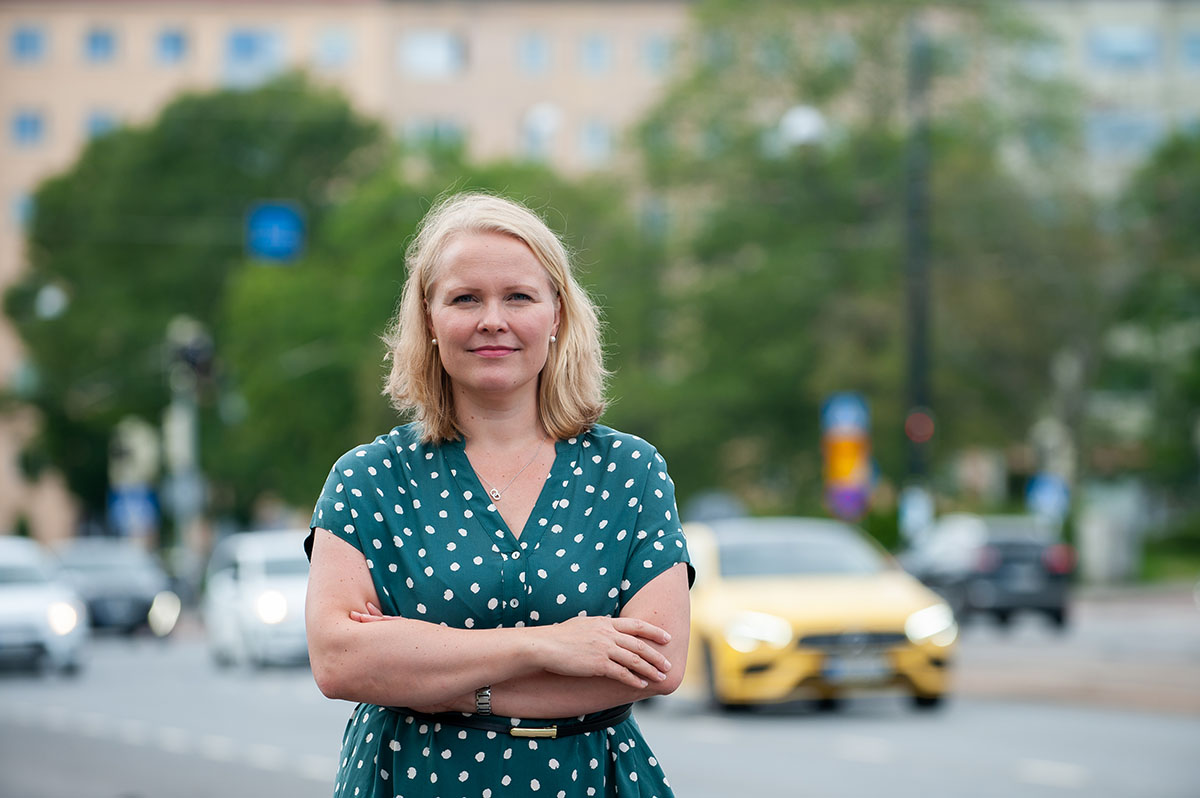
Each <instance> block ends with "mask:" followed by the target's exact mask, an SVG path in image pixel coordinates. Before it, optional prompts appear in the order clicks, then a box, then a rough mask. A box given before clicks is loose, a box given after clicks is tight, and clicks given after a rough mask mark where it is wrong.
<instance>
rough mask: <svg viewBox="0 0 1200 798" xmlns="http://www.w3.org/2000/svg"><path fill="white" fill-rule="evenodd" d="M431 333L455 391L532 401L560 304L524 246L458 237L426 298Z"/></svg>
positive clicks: (489, 237)
mask: <svg viewBox="0 0 1200 798" xmlns="http://www.w3.org/2000/svg"><path fill="white" fill-rule="evenodd" d="M426 309H427V312H428V319H429V330H430V334H431V335H432V336H433V337H434V338H436V339H437V349H438V354H439V356H440V357H441V360H442V367H443V368H445V369H446V373H447V374H449V375H450V379H451V381H452V382H453V383H454V387H455V390H456V391H465V392H468V393H471V394H476V395H478V396H479V397H480V398H481V399H482V398H485V397H489V396H490V397H493V398H499V397H502V396H505V395H511V394H519V393H521V392H526V391H527V392H529V394H530V397H531V398H536V396H537V380H538V374H540V373H541V371H542V368H543V367H544V366H545V365H546V357H547V355H548V353H549V346H550V336H552V335H555V334H557V332H558V320H559V299H558V294H557V292H556V291H555V290H554V285H553V283H552V282H551V280H550V275H549V274H547V272H546V270H545V268H543V267H542V264H541V263H539V262H538V259H537V258H536V257H535V256H534V254H533V252H532V251H531V250H530V249H529V247H528V246H526V245H525V243H524V242H522V241H520V240H518V239H516V238H512V237H511V236H507V235H502V234H500V233H470V234H465V235H462V236H459V237H458V238H456V239H455V240H454V241H452V242H451V243H450V245H449V246H448V247H447V248H446V251H445V252H444V253H443V255H442V259H441V264H440V267H439V269H438V272H437V275H436V277H435V278H434V282H433V286H432V288H431V290H430V292H429V298H428V299H427V300H426Z"/></svg>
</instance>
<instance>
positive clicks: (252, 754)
mask: <svg viewBox="0 0 1200 798" xmlns="http://www.w3.org/2000/svg"><path fill="white" fill-rule="evenodd" d="M246 761H247V762H249V763H250V764H251V765H254V767H256V768H261V769H262V770H283V769H284V767H285V766H286V764H287V752H286V751H284V750H283V749H282V748H280V747H279V746H276V745H264V744H262V743H257V744H255V745H251V746H250V747H249V748H247V749H246Z"/></svg>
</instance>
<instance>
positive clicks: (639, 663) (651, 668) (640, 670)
mask: <svg viewBox="0 0 1200 798" xmlns="http://www.w3.org/2000/svg"><path fill="white" fill-rule="evenodd" d="M612 660H613V661H614V662H617V663H619V664H620V665H623V666H624V667H625V669H626V670H628V671H630V672H632V673H634V674H636V675H637V676H638V677H639V678H642V679H645V680H647V681H651V682H661V681H662V680H663V679H665V678H667V674H666V673H665V672H664V671H663V670H661V669H659V668H658V667H656V666H655V665H654V664H653V663H652V662H649V661H648V660H646V659H645V658H643V657H641V656H639V655H638V654H637V653H635V652H633V651H630V650H629V649H625V648H618V649H617V650H616V651H615V652H614V653H613V655H612Z"/></svg>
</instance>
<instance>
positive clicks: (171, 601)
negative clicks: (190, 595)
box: [146, 590, 183, 637]
mask: <svg viewBox="0 0 1200 798" xmlns="http://www.w3.org/2000/svg"><path fill="white" fill-rule="evenodd" d="M182 609H183V605H182V602H180V600H179V596H177V595H175V593H174V592H172V591H170V590H163V591H161V592H160V593H158V595H156V596H155V597H154V602H153V603H152V604H151V605H150V612H149V613H148V614H147V616H146V620H147V621H148V622H149V624H150V631H152V632H154V634H155V635H157V636H158V637H166V636H167V635H169V634H171V630H172V629H174V628H175V624H176V623H177V622H178V621H179V613H180V611H181V610H182Z"/></svg>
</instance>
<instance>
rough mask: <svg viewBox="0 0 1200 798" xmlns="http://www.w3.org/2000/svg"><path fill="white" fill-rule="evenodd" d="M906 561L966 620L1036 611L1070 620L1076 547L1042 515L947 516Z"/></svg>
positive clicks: (1059, 621) (1003, 620) (1003, 619)
mask: <svg viewBox="0 0 1200 798" xmlns="http://www.w3.org/2000/svg"><path fill="white" fill-rule="evenodd" d="M900 561H901V563H902V564H903V565H904V567H905V568H906V569H907V570H908V571H909V572H910V573H912V574H913V575H914V576H916V577H917V578H918V579H920V580H921V581H922V582H924V583H925V584H926V585H928V586H929V587H931V588H933V589H934V590H936V591H937V592H939V593H941V594H942V595H943V596H945V598H946V600H947V601H948V602H949V603H950V606H951V608H952V609H953V610H954V614H955V616H956V617H957V618H958V619H959V621H960V622H962V621H964V620H966V619H967V618H969V617H971V616H973V615H990V616H992V617H993V618H994V619H995V620H996V621H997V622H999V623H1000V624H1001V625H1004V624H1007V623H1008V622H1009V621H1010V620H1011V619H1012V617H1013V615H1014V614H1016V613H1018V612H1025V611H1034V612H1037V613H1041V614H1043V615H1044V616H1045V617H1047V618H1049V620H1050V621H1051V622H1052V623H1053V624H1054V626H1055V627H1057V628H1060V629H1061V628H1064V627H1065V626H1066V623H1067V610H1068V600H1069V593H1070V583H1071V575H1072V573H1073V572H1074V569H1075V552H1074V550H1073V549H1072V548H1071V546H1069V545H1068V544H1066V543H1064V542H1062V540H1061V539H1060V538H1059V534H1058V530H1057V529H1056V528H1055V527H1054V526H1053V525H1051V524H1048V523H1047V522H1045V521H1043V520H1042V519H1040V518H1038V517H1036V516H1031V515H969V514H963V513H957V514H952V515H946V516H943V517H942V518H940V519H938V521H937V522H936V523H935V524H934V525H933V527H932V528H931V529H930V530H929V531H928V532H926V533H925V534H924V535H923V536H922V537H921V538H920V539H919V540H918V542H917V543H916V545H914V546H913V547H912V548H911V549H909V550H908V551H906V552H904V553H903V554H901V555H900Z"/></svg>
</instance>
